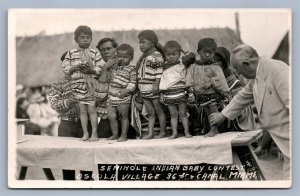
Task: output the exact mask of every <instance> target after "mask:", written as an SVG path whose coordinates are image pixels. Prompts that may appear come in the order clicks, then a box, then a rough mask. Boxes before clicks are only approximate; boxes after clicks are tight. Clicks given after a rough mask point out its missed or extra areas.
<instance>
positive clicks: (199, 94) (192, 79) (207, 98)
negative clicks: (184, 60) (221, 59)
mask: <svg viewBox="0 0 300 196" xmlns="http://www.w3.org/2000/svg"><path fill="white" fill-rule="evenodd" d="M216 48H217V44H216V43H215V41H214V40H213V39H211V38H204V39H201V40H200V41H199V42H198V50H197V51H198V54H199V55H200V58H201V60H200V61H198V62H197V61H196V63H195V64H193V65H191V66H190V67H189V69H188V73H187V86H189V87H190V88H189V99H194V95H195V96H196V103H197V105H200V106H202V107H203V109H204V112H205V113H206V115H207V116H209V115H210V114H211V113H214V112H218V107H217V104H218V103H220V102H221V100H223V99H225V97H226V96H228V95H229V88H228V85H227V82H226V79H225V77H224V73H223V71H222V69H221V68H220V66H219V65H217V64H214V53H215V50H216ZM216 134H218V127H217V126H212V127H210V130H209V132H208V133H207V134H206V135H205V137H213V136H215V135H216Z"/></svg>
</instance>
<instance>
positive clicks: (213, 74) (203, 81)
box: [186, 64, 229, 94]
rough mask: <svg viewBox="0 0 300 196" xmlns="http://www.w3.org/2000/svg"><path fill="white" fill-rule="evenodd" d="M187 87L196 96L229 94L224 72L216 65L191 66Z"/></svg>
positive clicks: (188, 72)
mask: <svg viewBox="0 0 300 196" xmlns="http://www.w3.org/2000/svg"><path fill="white" fill-rule="evenodd" d="M186 85H187V86H188V87H189V91H190V92H193V93H195V94H213V93H221V94H223V93H224V92H226V93H227V92H229V87H228V85H227V82H226V79H225V76H224V73H223V70H222V69H221V67H220V66H219V65H216V64H211V65H198V64H193V65H191V66H190V67H189V68H188V71H187V77H186Z"/></svg>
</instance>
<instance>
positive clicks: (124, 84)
mask: <svg viewBox="0 0 300 196" xmlns="http://www.w3.org/2000/svg"><path fill="white" fill-rule="evenodd" d="M133 55H134V50H133V48H132V47H131V46H130V45H128V44H122V45H120V46H119V47H118V48H117V60H118V66H114V67H112V68H111V76H110V80H109V87H108V100H107V112H108V118H109V123H110V127H111V130H112V134H113V135H112V136H111V137H110V138H108V139H110V140H116V139H118V138H119V139H118V142H124V141H126V140H127V133H128V128H129V120H128V112H129V105H130V102H131V97H132V93H133V91H134V90H135V87H136V69H135V66H134V65H130V62H131V61H132V59H133ZM117 113H119V117H120V118H121V126H122V133H121V136H120V137H119V131H118V121H117Z"/></svg>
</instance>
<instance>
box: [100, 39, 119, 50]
mask: <svg viewBox="0 0 300 196" xmlns="http://www.w3.org/2000/svg"><path fill="white" fill-rule="evenodd" d="M106 42H111V43H112V47H114V48H116V47H118V43H117V42H116V40H115V39H114V38H109V37H105V38H102V39H100V40H99V42H98V44H97V46H96V48H97V49H98V50H99V51H100V46H101V45H102V44H104V43H106Z"/></svg>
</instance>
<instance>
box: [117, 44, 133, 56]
mask: <svg viewBox="0 0 300 196" xmlns="http://www.w3.org/2000/svg"><path fill="white" fill-rule="evenodd" d="M119 50H121V51H126V52H127V53H128V54H129V55H130V56H131V57H132V58H133V56H134V50H133V47H132V46H130V45H129V44H121V45H120V46H119V47H118V48H117V51H119Z"/></svg>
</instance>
